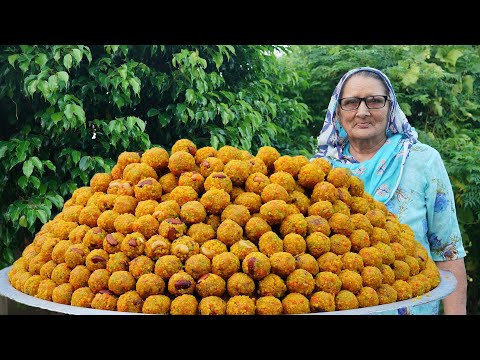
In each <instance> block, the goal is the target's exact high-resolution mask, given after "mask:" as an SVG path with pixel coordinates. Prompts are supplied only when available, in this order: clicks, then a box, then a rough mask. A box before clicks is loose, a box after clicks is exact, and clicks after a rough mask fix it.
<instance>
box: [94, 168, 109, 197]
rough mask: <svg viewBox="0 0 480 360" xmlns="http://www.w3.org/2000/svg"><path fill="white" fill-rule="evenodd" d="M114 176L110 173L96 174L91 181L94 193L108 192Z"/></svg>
mask: <svg viewBox="0 0 480 360" xmlns="http://www.w3.org/2000/svg"><path fill="white" fill-rule="evenodd" d="M112 180H113V179H112V175H110V174H109V173H96V174H94V175H93V176H92V178H91V179H90V187H91V188H92V191H93V192H97V191H100V192H104V193H106V192H107V189H108V185H109V184H110V182H111V181H112Z"/></svg>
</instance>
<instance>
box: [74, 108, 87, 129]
mask: <svg viewBox="0 0 480 360" xmlns="http://www.w3.org/2000/svg"><path fill="white" fill-rule="evenodd" d="M72 107H73V113H74V114H75V115H76V116H77V119H78V120H80V121H81V123H82V124H84V123H85V111H84V110H83V108H82V107H81V106H78V105H72Z"/></svg>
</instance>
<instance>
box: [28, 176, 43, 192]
mask: <svg viewBox="0 0 480 360" xmlns="http://www.w3.org/2000/svg"><path fill="white" fill-rule="evenodd" d="M30 182H31V183H32V185H33V187H34V188H35V189H38V188H39V187H40V184H41V182H40V179H39V178H37V177H36V176H33V175H32V176H30Z"/></svg>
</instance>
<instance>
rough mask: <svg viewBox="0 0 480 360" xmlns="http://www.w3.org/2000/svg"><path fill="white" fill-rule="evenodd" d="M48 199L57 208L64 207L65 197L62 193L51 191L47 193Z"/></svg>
mask: <svg viewBox="0 0 480 360" xmlns="http://www.w3.org/2000/svg"><path fill="white" fill-rule="evenodd" d="M47 199H48V200H50V201H51V202H52V204H53V205H55V206H56V208H57V209H61V208H62V207H63V198H62V197H61V196H60V195H58V194H56V195H53V194H52V193H49V194H48V195H47Z"/></svg>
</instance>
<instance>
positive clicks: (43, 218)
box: [36, 209, 48, 224]
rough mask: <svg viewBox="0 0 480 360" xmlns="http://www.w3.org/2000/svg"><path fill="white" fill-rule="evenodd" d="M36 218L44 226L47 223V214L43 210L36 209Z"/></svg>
mask: <svg viewBox="0 0 480 360" xmlns="http://www.w3.org/2000/svg"><path fill="white" fill-rule="evenodd" d="M36 211H37V217H38V218H39V219H40V221H41V222H42V223H43V224H46V223H47V221H48V216H47V213H46V212H45V211H44V210H40V209H37V210H36Z"/></svg>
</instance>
